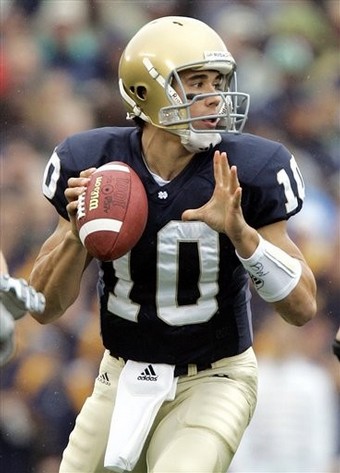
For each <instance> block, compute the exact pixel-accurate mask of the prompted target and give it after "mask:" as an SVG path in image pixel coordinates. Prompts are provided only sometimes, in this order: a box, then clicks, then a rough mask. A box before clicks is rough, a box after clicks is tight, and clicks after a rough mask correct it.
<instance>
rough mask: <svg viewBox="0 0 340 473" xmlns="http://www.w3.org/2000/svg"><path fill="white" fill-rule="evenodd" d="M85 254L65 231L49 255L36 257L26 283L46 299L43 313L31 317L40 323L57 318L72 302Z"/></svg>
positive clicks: (72, 236)
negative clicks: (28, 281) (28, 282)
mask: <svg viewBox="0 0 340 473" xmlns="http://www.w3.org/2000/svg"><path fill="white" fill-rule="evenodd" d="M87 259H88V254H87V251H86V250H85V248H84V247H83V245H82V244H81V242H80V241H79V240H78V239H77V238H76V237H75V236H74V235H73V234H72V232H71V231H69V232H67V233H66V235H65V238H64V239H63V240H62V241H61V242H60V243H59V244H58V245H57V246H56V247H55V248H54V249H53V250H52V251H50V252H48V253H45V254H44V253H43V252H42V254H41V256H39V257H38V259H37V261H36V263H35V265H34V268H33V271H32V273H31V276H30V284H32V285H33V286H34V287H35V288H36V289H37V290H38V291H40V292H42V293H43V294H44V296H45V298H46V308H45V311H44V313H43V314H41V315H39V314H34V313H32V314H31V315H32V316H33V317H34V318H35V319H36V320H37V321H38V322H39V323H42V324H47V323H49V322H52V321H53V320H55V319H57V318H59V317H60V316H61V315H62V314H63V313H64V312H65V310H66V309H67V308H68V307H70V306H71V305H72V304H73V302H74V301H75V300H76V298H77V296H78V294H79V289H80V282H81V278H82V274H83V272H84V269H85V268H86V266H87V263H88V261H87Z"/></svg>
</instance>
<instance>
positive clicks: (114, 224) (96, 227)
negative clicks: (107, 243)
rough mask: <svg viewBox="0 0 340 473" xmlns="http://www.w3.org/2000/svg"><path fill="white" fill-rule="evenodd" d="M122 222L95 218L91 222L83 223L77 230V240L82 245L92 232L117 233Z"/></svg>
mask: <svg viewBox="0 0 340 473" xmlns="http://www.w3.org/2000/svg"><path fill="white" fill-rule="evenodd" d="M122 224H123V222H121V221H120V220H115V219H112V218H97V219H95V220H92V221H91V222H87V223H84V225H83V226H82V227H81V229H80V230H79V238H80V240H81V242H82V243H83V244H84V241H85V238H86V237H87V235H90V234H91V233H93V232H103V231H105V232H106V231H107V232H116V233H119V231H120V229H121V226H122Z"/></svg>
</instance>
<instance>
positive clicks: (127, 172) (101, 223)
mask: <svg viewBox="0 0 340 473" xmlns="http://www.w3.org/2000/svg"><path fill="white" fill-rule="evenodd" d="M147 217H148V201H147V196H146V192H145V188H144V186H143V184H142V181H141V180H140V179H139V177H138V175H137V174H136V172H135V171H134V170H133V169H132V168H131V167H130V166H128V165H127V164H126V163H123V162H119V161H112V162H110V163H107V164H104V165H103V166H101V167H99V168H98V169H96V171H95V172H94V173H93V174H92V175H91V179H90V182H89V184H88V186H87V188H86V190H85V191H84V192H83V194H82V195H81V196H80V197H79V199H78V210H77V228H78V231H79V238H80V240H81V242H82V243H83V245H84V246H85V248H86V249H87V251H88V252H89V253H90V254H91V255H92V256H93V257H95V258H97V259H99V260H101V261H112V260H115V259H117V258H120V257H121V256H123V255H125V254H126V253H127V252H128V251H130V250H131V249H132V248H133V247H134V246H135V245H136V243H137V242H138V240H139V239H140V237H141V236H142V233H143V231H144V228H145V225H146V221H147Z"/></svg>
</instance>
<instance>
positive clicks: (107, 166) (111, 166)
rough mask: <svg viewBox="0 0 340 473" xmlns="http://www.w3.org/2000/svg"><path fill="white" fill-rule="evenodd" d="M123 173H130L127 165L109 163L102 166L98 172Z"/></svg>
mask: <svg viewBox="0 0 340 473" xmlns="http://www.w3.org/2000/svg"><path fill="white" fill-rule="evenodd" d="M99 170H100V171H123V172H130V170H129V168H128V167H127V165H126V164H123V163H122V164H119V163H107V164H103V166H100V168H98V169H97V171H99Z"/></svg>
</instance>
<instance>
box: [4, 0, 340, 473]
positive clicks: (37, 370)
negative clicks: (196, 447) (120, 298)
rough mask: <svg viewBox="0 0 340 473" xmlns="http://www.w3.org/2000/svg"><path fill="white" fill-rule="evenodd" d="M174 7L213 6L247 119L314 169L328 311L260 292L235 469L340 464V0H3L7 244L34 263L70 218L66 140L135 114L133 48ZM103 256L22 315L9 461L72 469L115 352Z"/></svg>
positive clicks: (203, 11) (310, 185) (310, 206)
mask: <svg viewBox="0 0 340 473" xmlns="http://www.w3.org/2000/svg"><path fill="white" fill-rule="evenodd" d="M165 15H187V16H192V17H195V18H198V19H202V20H203V21H205V22H207V23H208V24H210V25H211V26H212V27H213V28H215V29H216V30H217V31H218V33H219V34H220V35H221V36H222V37H223V38H224V39H225V41H226V44H227V46H228V48H229V49H230V51H231V53H232V54H233V56H234V57H235V59H236V61H237V64H238V82H239V89H240V90H241V91H244V92H248V93H250V95H251V112H250V116H249V120H248V124H247V126H246V130H245V131H246V132H251V133H257V134H259V135H262V136H265V137H268V138H272V139H275V140H278V141H281V142H283V143H284V144H285V145H286V146H287V147H288V148H289V149H290V150H291V151H292V152H293V153H294V155H295V157H296V160H297V162H298V164H299V166H300V168H301V170H302V173H303V175H304V178H305V183H306V203H305V206H304V209H303V210H302V212H301V213H300V214H299V215H298V216H297V217H295V218H293V219H292V221H291V222H290V223H289V225H290V232H291V236H292V238H293V239H294V240H295V241H296V242H297V243H298V244H299V245H300V247H301V249H302V251H303V253H304V254H305V256H306V258H307V260H308V262H309V264H310V266H311V267H312V269H313V271H314V273H315V275H316V278H317V282H318V286H319V292H318V303H319V310H318V316H317V317H316V318H315V320H314V321H312V322H310V323H309V324H307V325H306V326H305V327H302V328H296V327H291V326H289V325H287V324H286V323H284V322H283V321H281V319H280V318H279V317H278V316H276V315H275V314H273V313H272V312H271V310H270V309H269V308H268V306H266V305H265V304H263V303H262V302H261V301H260V300H259V299H258V298H257V296H256V295H254V299H253V301H254V335H255V349H256V352H257V355H258V359H259V367H260V386H259V403H258V409H257V411H256V414H255V418H254V421H253V424H252V425H251V426H250V428H249V430H248V432H247V433H246V435H245V437H244V441H243V443H242V446H241V448H240V450H239V452H238V453H237V455H236V458H235V461H234V463H233V465H232V468H231V471H232V472H233V473H254V472H260V473H274V472H281V473H298V472H308V473H309V472H315V473H335V472H338V471H339V468H340V467H339V453H340V440H339V439H340V422H339V397H340V381H339V364H338V362H337V360H336V358H335V356H334V355H333V354H332V341H333V339H334V336H335V333H336V331H337V329H338V326H339V319H340V317H339V312H340V300H339V294H340V270H339V265H340V251H339V249H340V245H339V223H340V218H339V217H340V213H339V204H340V194H339V182H340V181H339V178H340V172H339V171H340V108H339V103H340V101H339V98H340V67H339V65H340V62H339V58H340V55H339V33H340V4H339V1H338V0H315V1H312V0H310V1H308V0H302V1H299V0H282V1H276V0H253V1H251V0H250V1H241V0H238V1H228V0H225V1H222V0H216V1H215V0H205V1H204V0H203V1H185V0H178V1H176V0H166V1H165V0H164V1H157V0H152V1H151V0H145V1H128V0H126V1H116V0H111V1H109V0H1V20H0V21H1V37H0V41H1V55H2V58H1V64H0V67H1V71H0V77H1V84H0V104H1V110H2V111H1V114H0V120H1V132H0V133H1V135H0V136H1V140H0V166H1V247H2V249H3V251H4V253H5V255H6V257H7V260H8V264H9V268H10V272H11V274H12V275H14V276H17V277H25V278H28V276H29V273H30V269H31V267H32V264H33V261H34V259H35V257H36V255H37V252H38V249H39V248H40V245H41V244H42V242H43V241H44V240H45V238H46V237H47V236H48V235H49V234H50V233H51V232H52V231H53V229H54V226H55V224H56V218H57V217H56V213H55V211H54V209H53V208H52V206H51V205H50V204H49V203H48V202H47V201H46V200H45V199H44V198H43V196H42V192H41V181H42V174H43V170H44V166H45V164H46V162H47V160H48V158H49V156H50V155H51V153H52V151H53V149H54V147H55V146H56V145H57V144H58V143H59V142H60V141H61V140H63V139H64V138H65V137H66V136H68V135H70V134H73V133H75V132H78V131H82V130H85V129H89V128H92V127H100V126H106V125H123V126H124V125H126V124H128V123H127V122H126V120H125V111H124V109H123V106H122V104H121V100H120V96H119V93H118V89H117V65H118V60H119V57H120V54H121V52H122V49H123V48H124V45H125V44H126V43H127V41H128V40H129V39H130V38H131V36H132V35H133V34H134V33H135V32H136V31H137V30H138V29H139V28H140V27H141V26H142V25H143V24H144V23H146V22H148V21H150V20H151V19H153V18H156V17H159V16H165ZM155 41H157V38H155ZM185 46H186V45H183V47H185ZM96 271H97V268H96V265H95V263H94V264H93V265H92V266H91V267H90V268H89V270H88V271H87V274H86V275H85V278H84V281H83V286H82V291H81V297H80V298H79V299H78V301H77V302H76V304H75V305H74V306H73V307H72V308H71V309H69V310H68V311H67V313H66V314H65V315H64V316H63V317H62V318H61V319H60V320H59V321H58V322H56V323H54V324H51V325H48V326H40V325H39V324H37V322H35V321H34V320H33V319H32V318H30V317H29V316H26V317H24V318H23V319H22V320H21V321H19V322H18V323H17V334H16V342H17V350H16V354H15V356H14V358H13V359H12V360H11V362H10V363H9V364H8V365H7V366H6V367H5V368H3V369H2V371H1V392H0V394H1V407H0V467H1V471H3V472H4V473H56V472H57V471H58V464H59V461H60V455H61V452H62V450H63V449H64V447H65V445H66V443H67V439H68V435H69V433H70V431H71V429H72V426H73V423H74V419H75V415H76V413H77V412H78V411H79V410H80V408H81V406H82V404H83V402H84V399H85V397H86V396H87V395H88V393H89V392H90V391H91V389H92V385H93V381H94V379H95V377H96V376H97V369H98V365H99V361H100V359H101V356H102V346H101V341H100V335H99V318H98V314H97V302H96V291H95V287H94V283H93V281H94V279H95V276H96ZM70 473H82V472H70ZM193 473H194V472H193Z"/></svg>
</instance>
